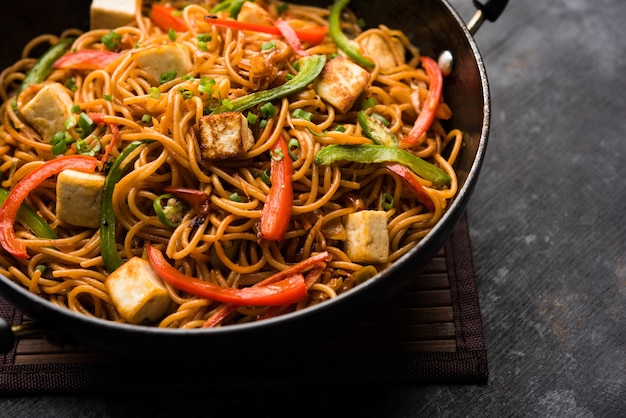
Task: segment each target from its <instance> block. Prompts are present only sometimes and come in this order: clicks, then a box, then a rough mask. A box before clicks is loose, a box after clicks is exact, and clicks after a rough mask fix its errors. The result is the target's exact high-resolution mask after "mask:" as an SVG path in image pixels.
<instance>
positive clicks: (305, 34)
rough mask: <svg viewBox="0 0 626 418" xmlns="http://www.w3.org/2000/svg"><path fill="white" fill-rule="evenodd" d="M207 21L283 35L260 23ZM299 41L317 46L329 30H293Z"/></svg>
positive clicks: (319, 27) (302, 28)
mask: <svg viewBox="0 0 626 418" xmlns="http://www.w3.org/2000/svg"><path fill="white" fill-rule="evenodd" d="M205 19H206V20H207V22H209V23H210V24H212V25H217V26H225V27H228V28H231V29H237V30H249V31H252V32H261V33H267V34H270V35H282V32H281V31H280V29H279V28H278V27H276V26H272V25H263V24H260V23H250V22H241V21H239V20H233V19H222V18H219V17H217V16H206V17H205ZM293 30H294V32H295V33H296V35H297V37H298V39H300V40H301V41H303V42H309V43H311V44H314V45H317V44H319V43H321V42H322V41H323V40H324V36H326V32H328V28H327V27H326V26H320V25H314V24H312V25H310V26H306V27H299V28H293Z"/></svg>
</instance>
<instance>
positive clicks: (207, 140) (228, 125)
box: [200, 112, 254, 161]
mask: <svg viewBox="0 0 626 418" xmlns="http://www.w3.org/2000/svg"><path fill="white" fill-rule="evenodd" d="M253 145H254V135H253V134H252V131H251V130H250V128H248V120H247V119H246V118H245V117H244V116H243V115H242V114H241V113H240V112H224V113H218V114H215V115H207V116H203V117H202V118H201V119H200V155H201V157H202V160H203V161H210V160H223V159H226V158H231V157H236V156H238V155H242V154H244V153H246V152H247V151H248V150H249V149H250V148H252V146H253Z"/></svg>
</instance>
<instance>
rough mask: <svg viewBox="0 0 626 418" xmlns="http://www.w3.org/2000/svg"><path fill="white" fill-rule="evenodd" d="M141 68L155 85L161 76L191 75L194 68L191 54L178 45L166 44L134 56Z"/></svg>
mask: <svg viewBox="0 0 626 418" xmlns="http://www.w3.org/2000/svg"><path fill="white" fill-rule="evenodd" d="M132 57H133V60H134V61H135V63H136V64H137V66H138V67H139V68H141V69H142V70H144V71H145V72H147V73H148V75H149V76H150V77H151V80H150V82H151V83H152V84H153V85H157V84H158V83H159V77H160V76H161V74H163V73H166V72H169V71H174V72H176V77H182V76H184V75H186V74H189V73H190V72H191V70H192V68H193V64H192V62H191V58H190V57H189V53H188V52H187V51H186V50H185V49H184V47H182V46H181V45H178V44H165V45H159V46H154V47H151V48H146V49H141V50H139V51H137V52H135V53H133V55H132Z"/></svg>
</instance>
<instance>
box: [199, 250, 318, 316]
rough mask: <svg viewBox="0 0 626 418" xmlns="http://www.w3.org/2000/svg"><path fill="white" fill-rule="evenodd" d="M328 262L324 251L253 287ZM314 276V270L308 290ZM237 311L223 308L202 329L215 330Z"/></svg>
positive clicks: (308, 275)
mask: <svg viewBox="0 0 626 418" xmlns="http://www.w3.org/2000/svg"><path fill="white" fill-rule="evenodd" d="M327 261H329V254H328V251H324V252H321V253H318V254H315V255H312V256H311V257H309V258H307V259H305V260H302V261H300V262H299V263H296V264H294V265H293V266H290V267H287V268H286V269H284V270H282V271H279V272H278V273H275V274H273V275H271V276H270V277H268V278H267V279H265V280H262V281H260V282H258V283H257V284H255V285H254V286H253V287H256V286H267V285H270V284H272V283H276V282H279V281H281V280H285V279H286V278H288V277H290V276H293V275H294V274H301V273H302V272H303V271H304V270H306V269H308V268H309V267H311V266H315V265H320V266H325V263H326V262H327ZM312 275H313V270H312V271H311V272H310V273H309V274H307V279H306V280H305V281H306V282H307V283H306V285H307V288H308V278H309V277H311V276H312ZM236 309H237V307H236V306H233V305H223V306H221V307H220V308H219V309H218V310H217V311H216V312H214V313H213V315H211V317H210V318H209V319H207V320H206V322H205V323H204V325H202V328H213V327H215V326H217V325H218V324H219V323H220V322H222V321H223V320H224V318H226V317H227V316H228V315H230V314H231V313H232V312H234V311H235V310H236Z"/></svg>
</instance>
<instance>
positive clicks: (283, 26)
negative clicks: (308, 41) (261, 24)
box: [274, 18, 307, 57]
mask: <svg viewBox="0 0 626 418" xmlns="http://www.w3.org/2000/svg"><path fill="white" fill-rule="evenodd" d="M274 26H276V27H277V28H278V30H279V31H280V33H281V34H282V35H283V38H285V41H287V43H288V44H289V46H291V48H292V49H293V51H294V52H295V53H296V55H298V56H300V57H304V56H305V55H307V53H306V51H305V50H304V48H303V47H302V43H301V42H300V38H298V34H297V33H296V31H295V30H294V29H293V28H292V27H291V26H290V25H289V23H287V21H286V20H284V19H280V18H278V19H276V21H275V22H274Z"/></svg>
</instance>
